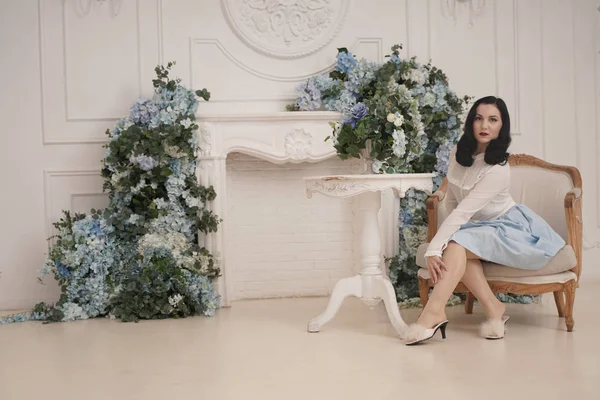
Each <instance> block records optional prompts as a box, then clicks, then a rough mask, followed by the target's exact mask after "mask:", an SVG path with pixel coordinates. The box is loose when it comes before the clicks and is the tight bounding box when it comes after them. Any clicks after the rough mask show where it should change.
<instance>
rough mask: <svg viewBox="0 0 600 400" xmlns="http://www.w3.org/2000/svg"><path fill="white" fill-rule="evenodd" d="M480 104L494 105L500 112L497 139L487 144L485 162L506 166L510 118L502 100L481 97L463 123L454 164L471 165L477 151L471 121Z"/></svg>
mask: <svg viewBox="0 0 600 400" xmlns="http://www.w3.org/2000/svg"><path fill="white" fill-rule="evenodd" d="M480 104H494V105H496V107H498V110H500V117H501V118H502V128H500V133H499V134H498V137H497V138H496V139H494V140H492V141H490V143H489V144H488V146H487V148H486V150H485V162H486V163H488V164H490V165H496V164H502V165H503V164H506V162H507V160H508V156H509V154H508V152H507V150H508V146H509V145H510V142H511V138H510V116H509V115H508V108H506V103H505V102H504V100H502V99H501V98H498V97H494V96H487V97H483V98H481V99H479V100H477V101H476V102H475V104H473V107H471V110H469V114H468V115H467V120H466V121H465V129H464V134H463V135H462V137H461V138H460V140H459V141H458V144H457V148H456V162H458V163H459V164H460V165H462V166H464V167H470V166H471V165H473V154H474V153H475V151H476V150H477V139H475V133H474V132H473V121H475V116H476V115H477V107H478V106H479V105H480Z"/></svg>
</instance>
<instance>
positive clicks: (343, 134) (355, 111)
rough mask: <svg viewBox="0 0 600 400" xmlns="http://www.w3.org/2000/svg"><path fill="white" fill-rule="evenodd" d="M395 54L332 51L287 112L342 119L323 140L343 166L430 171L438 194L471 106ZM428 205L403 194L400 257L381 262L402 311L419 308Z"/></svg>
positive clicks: (431, 72) (424, 68) (433, 74)
mask: <svg viewBox="0 0 600 400" xmlns="http://www.w3.org/2000/svg"><path fill="white" fill-rule="evenodd" d="M400 49H402V46H400V45H395V46H393V47H392V48H391V54H390V55H388V56H386V58H389V59H388V60H387V61H386V62H385V63H375V62H370V61H367V60H365V59H361V60H357V59H356V57H355V56H354V55H353V54H351V53H350V52H349V51H348V49H346V48H340V49H338V54H337V63H336V66H335V69H334V70H333V71H331V72H330V73H329V74H327V75H319V76H313V77H311V78H309V79H308V80H307V81H306V82H303V83H301V84H300V85H298V86H297V87H296V94H297V98H296V101H295V103H294V104H292V105H289V106H288V110H289V111H313V110H322V109H325V110H330V111H337V112H340V113H342V120H341V121H336V122H331V123H330V125H331V126H332V129H333V133H332V136H331V137H328V138H327V139H326V140H330V139H332V140H333V145H334V148H335V149H336V152H337V154H338V156H339V157H340V158H341V159H348V158H350V157H355V158H360V157H363V155H367V158H372V161H373V162H372V170H373V172H374V173H423V172H435V173H437V176H436V177H435V178H434V190H437V188H438V187H439V185H440V184H441V182H442V180H443V177H444V176H446V174H447V172H448V158H449V155H450V150H451V149H452V148H453V147H454V146H455V145H456V143H457V142H458V139H459V137H460V135H461V134H462V130H461V123H462V120H461V116H462V115H464V112H465V111H466V107H467V105H468V103H469V101H470V100H471V99H470V97H468V96H465V97H463V98H459V97H458V96H457V95H456V94H455V93H454V92H453V91H452V90H451V89H450V87H449V82H448V78H447V77H446V75H445V74H444V73H443V71H442V70H440V69H438V68H436V67H435V66H433V65H432V64H431V62H429V63H428V64H420V63H419V62H417V60H416V58H415V57H412V58H410V59H401V58H400V53H399V50H400ZM426 199H427V195H426V194H425V193H424V192H420V191H415V190H409V191H407V193H406V196H405V197H404V198H402V199H401V201H400V209H401V214H400V218H399V221H398V223H399V230H400V249H399V250H400V251H399V255H397V256H395V257H393V258H391V259H388V260H387V261H388V262H389V263H390V265H389V277H390V279H391V281H392V283H393V284H394V287H395V289H396V296H397V299H398V300H399V302H400V303H401V306H402V304H404V306H407V305H413V304H417V303H418V304H420V300H418V293H419V292H418V280H417V271H418V266H417V264H416V252H417V249H418V247H419V245H420V244H422V243H424V242H425V241H426V239H427V213H426V208H425V201H426ZM503 298H504V299H507V297H506V296H505V297H503ZM511 299H512V300H514V299H515V298H511ZM458 300H459V299H458V298H456V297H453V298H451V299H450V303H456V302H457V301H458ZM524 302H529V301H527V299H525V300H524Z"/></svg>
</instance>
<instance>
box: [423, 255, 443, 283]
mask: <svg viewBox="0 0 600 400" xmlns="http://www.w3.org/2000/svg"><path fill="white" fill-rule="evenodd" d="M427 269H428V270H429V276H430V277H431V279H432V280H433V283H434V284H435V283H438V281H439V280H440V279H442V278H443V277H444V272H443V271H442V270H446V271H447V270H448V268H446V264H444V262H443V261H442V259H441V258H440V257H439V256H431V257H427Z"/></svg>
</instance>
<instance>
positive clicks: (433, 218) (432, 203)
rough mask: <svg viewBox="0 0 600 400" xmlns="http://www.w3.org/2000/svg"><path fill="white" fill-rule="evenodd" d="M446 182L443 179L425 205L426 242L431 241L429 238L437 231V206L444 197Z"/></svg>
mask: <svg viewBox="0 0 600 400" xmlns="http://www.w3.org/2000/svg"><path fill="white" fill-rule="evenodd" d="M447 188H448V182H447V181H446V180H445V179H444V181H443V182H442V184H441V185H440V187H439V189H438V190H437V191H436V192H435V193H433V194H432V195H431V196H429V198H428V199H427V201H426V202H425V205H426V207H427V243H430V242H431V239H433V237H434V236H435V234H436V233H437V228H438V206H439V204H440V202H442V201H443V200H444V197H446V191H447V190H448V189H447Z"/></svg>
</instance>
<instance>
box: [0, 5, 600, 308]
mask: <svg viewBox="0 0 600 400" xmlns="http://www.w3.org/2000/svg"><path fill="white" fill-rule="evenodd" d="M80 3H81V2H79V0H40V1H36V0H0V55H1V57H0V73H1V74H2V77H3V80H4V82H3V85H2V93H1V95H0V117H1V120H2V124H1V125H0V132H1V134H2V144H3V145H2V147H1V150H0V152H1V153H0V174H1V178H2V183H3V188H4V189H3V190H2V196H0V199H1V200H0V201H1V203H0V206H1V207H0V209H1V210H2V220H1V221H2V224H0V254H1V255H2V257H1V258H0V272H1V274H2V275H0V309H15V308H22V307H29V306H31V305H32V304H33V303H35V302H37V301H40V300H54V299H55V298H56V294H57V289H56V287H54V286H53V285H47V286H41V285H39V284H38V283H37V282H36V277H37V276H38V272H39V269H40V268H41V266H42V264H43V260H44V257H45V252H46V241H45V238H46V237H48V236H49V235H50V234H51V226H50V224H51V222H53V221H55V220H56V218H57V217H58V216H59V215H60V210H61V209H63V208H71V209H74V210H78V211H86V210H88V209H89V208H91V207H93V206H101V205H102V204H104V202H105V201H106V196H105V195H103V194H102V184H101V182H102V180H101V178H100V176H99V168H100V160H101V159H102V156H103V153H104V151H103V149H102V144H103V143H104V141H105V135H104V131H105V130H106V129H107V128H110V127H112V125H113V123H114V120H115V119H116V118H118V117H121V116H123V115H125V114H126V113H127V110H128V107H129V105H130V104H131V103H132V102H133V101H134V100H135V98H136V97H137V96H138V95H140V94H144V95H149V94H150V93H151V92H152V87H151V79H152V77H153V74H154V72H153V68H154V66H155V65H156V64H158V63H163V62H164V63H166V62H168V61H172V60H175V61H177V66H176V68H175V70H176V74H177V75H178V76H180V77H181V78H183V80H184V82H185V83H187V84H191V85H192V86H193V87H194V88H195V89H200V88H202V87H207V88H208V89H209V90H210V91H211V92H212V95H213V97H212V99H211V102H210V103H208V104H204V105H202V107H201V108H200V113H202V114H206V113H215V112H219V113H222V112H231V111H236V112H240V111H244V112H254V111H261V112H268V111H280V110H283V107H284V105H285V104H286V103H288V102H290V101H291V100H292V98H293V93H292V91H293V87H294V86H295V84H296V83H297V82H298V81H300V80H302V79H304V78H305V77H307V76H310V75H311V74H314V73H317V72H319V71H324V70H326V69H327V68H329V67H330V66H331V65H332V63H333V62H334V57H335V54H336V48H337V47H342V46H345V47H349V48H350V49H351V50H352V51H353V52H355V53H356V54H358V55H361V56H365V57H367V58H370V59H373V60H383V56H384V55H385V54H386V53H387V52H388V50H389V48H390V46H391V45H393V44H395V43H403V44H404V50H403V54H404V55H405V56H407V55H408V56H413V55H416V56H418V57H419V58H420V60H422V61H425V60H427V59H428V58H432V59H433V61H434V64H435V65H436V66H439V67H440V68H442V69H444V71H445V72H446V73H447V75H448V77H449V78H450V81H451V84H452V87H453V88H454V89H455V90H456V91H457V92H458V93H459V94H461V95H462V94H468V95H472V96H475V97H479V96H483V95H487V94H490V93H494V94H498V95H500V96H503V97H504V98H505V99H506V100H507V102H508V103H509V106H510V109H511V113H512V117H513V131H514V135H515V136H514V142H513V143H514V144H513V146H512V152H526V153H530V154H533V155H535V156H538V157H542V158H544V159H546V160H548V161H550V162H555V163H562V164H572V165H576V166H577V167H578V168H579V169H580V170H581V172H582V175H583V180H584V193H585V194H584V196H585V197H584V199H585V201H584V207H585V209H584V227H585V228H584V229H585V237H586V240H587V241H586V243H585V244H586V246H588V247H590V249H588V250H586V251H585V256H584V257H585V260H584V278H585V279H590V278H600V270H599V269H598V268H597V267H596V262H595V258H597V257H598V255H599V254H598V247H597V246H598V241H599V240H600V201H599V200H600V198H599V194H600V186H599V185H598V177H599V175H598V174H599V173H600V162H599V161H598V160H597V154H599V153H600V140H599V135H600V130H599V127H598V123H597V117H596V115H597V113H598V112H600V109H599V105H600V102H599V101H598V85H597V82H598V79H599V78H600V77H599V73H600V69H599V68H598V63H597V57H598V50H600V43H598V40H597V39H598V37H599V35H600V31H599V29H598V18H599V16H600V14H599V13H598V12H597V11H596V4H595V2H593V1H591V0H496V1H487V6H486V8H485V10H484V14H483V15H482V16H480V17H477V18H476V19H475V24H474V26H473V27H472V28H469V27H468V26H467V15H466V10H464V9H462V8H459V15H458V21H457V24H456V25H454V23H453V22H452V21H451V20H450V19H447V18H444V17H443V16H442V14H441V9H440V4H441V2H440V1H437V0H428V1H426V0H371V1H362V0H352V1H344V0H332V1H331V2H330V4H331V7H332V14H331V22H330V24H329V25H327V26H326V27H325V28H324V29H323V32H321V33H315V34H314V35H313V36H312V37H308V38H305V39H306V40H304V41H303V40H301V39H298V38H296V37H295V36H293V35H291V36H289V37H287V38H288V39H289V43H290V46H286V45H285V42H284V41H283V40H282V36H281V35H276V34H275V35H274V36H273V37H272V38H265V37H258V36H257V33H256V31H255V30H252V29H250V28H248V26H247V25H244V24H243V22H240V19H239V14H238V12H237V11H236V10H237V8H236V7H235V5H236V4H240V3H241V2H240V1H235V0H223V1H218V0H137V1H136V0H122V1H113V0H107V1H106V2H104V3H105V4H104V5H103V6H102V7H100V6H98V5H97V4H94V5H93V6H92V8H91V10H90V13H89V14H87V15H81V13H80V12H79V13H78V9H77V8H76V7H77V5H78V4H80ZM82 3H83V4H85V3H86V1H85V0H84V1H83V2H82ZM119 4H120V8H119V7H115V8H113V10H115V11H119V12H118V14H117V15H116V16H113V15H111V5H113V6H117V5H119ZM226 5H231V7H229V8H228V7H226ZM227 10H230V12H231V20H229V21H228V20H227V19H226V18H225V15H226V14H227ZM235 29H240V30H241V31H242V32H245V33H239V32H238V33H236V31H235ZM290 57H291V58H290ZM332 162H333V161H332ZM236 176H239V174H238V175H236ZM241 185H242V186H239V187H237V189H239V190H243V183H241ZM595 244H596V247H594V245H595Z"/></svg>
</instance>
